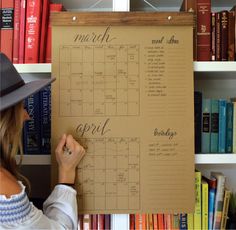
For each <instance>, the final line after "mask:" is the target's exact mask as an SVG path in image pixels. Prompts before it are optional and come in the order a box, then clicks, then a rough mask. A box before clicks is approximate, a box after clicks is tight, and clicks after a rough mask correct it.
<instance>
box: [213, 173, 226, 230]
mask: <svg viewBox="0 0 236 230" xmlns="http://www.w3.org/2000/svg"><path fill="white" fill-rule="evenodd" d="M212 175H213V176H214V177H216V179H217V188H216V198H215V211H214V221H213V229H220V226H221V218H222V210H223V199H224V187H225V176H224V175H217V174H215V173H212Z"/></svg>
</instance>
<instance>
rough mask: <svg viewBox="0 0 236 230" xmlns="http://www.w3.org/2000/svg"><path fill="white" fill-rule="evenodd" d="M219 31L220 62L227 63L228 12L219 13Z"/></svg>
mask: <svg viewBox="0 0 236 230" xmlns="http://www.w3.org/2000/svg"><path fill="white" fill-rule="evenodd" d="M220 18H221V20H220V30H221V46H220V47H221V61H228V30H229V28H228V27H229V23H228V22H229V16H228V11H227V10H224V11H222V12H220Z"/></svg>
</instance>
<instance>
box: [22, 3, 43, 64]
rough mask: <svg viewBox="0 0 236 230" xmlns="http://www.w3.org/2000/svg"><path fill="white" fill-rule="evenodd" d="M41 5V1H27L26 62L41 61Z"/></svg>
mask: <svg viewBox="0 0 236 230" xmlns="http://www.w3.org/2000/svg"><path fill="white" fill-rule="evenodd" d="M41 7H42V3H41V1H38V0H28V1H27V6H26V25H25V58H24V62H25V63H38V61H39V38H40V37H39V34H40V26H41Z"/></svg>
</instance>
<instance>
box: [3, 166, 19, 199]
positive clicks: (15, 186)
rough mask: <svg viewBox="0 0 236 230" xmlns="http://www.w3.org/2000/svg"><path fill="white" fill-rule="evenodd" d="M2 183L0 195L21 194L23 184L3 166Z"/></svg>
mask: <svg viewBox="0 0 236 230" xmlns="http://www.w3.org/2000/svg"><path fill="white" fill-rule="evenodd" d="M0 184H1V186H0V195H4V196H6V197H7V198H9V197H11V196H12V195H16V194H19V193H20V192H21V191H22V186H21V185H20V184H19V182H18V181H17V180H16V178H15V177H14V176H13V175H12V174H11V173H10V172H8V171H7V170H6V169H4V168H3V167H1V166H0Z"/></svg>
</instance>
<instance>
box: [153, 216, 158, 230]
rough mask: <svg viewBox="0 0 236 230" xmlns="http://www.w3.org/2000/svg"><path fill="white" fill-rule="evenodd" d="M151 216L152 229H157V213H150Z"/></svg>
mask: <svg viewBox="0 0 236 230" xmlns="http://www.w3.org/2000/svg"><path fill="white" fill-rule="evenodd" d="M152 217H153V230H158V217H157V214H152Z"/></svg>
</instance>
